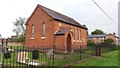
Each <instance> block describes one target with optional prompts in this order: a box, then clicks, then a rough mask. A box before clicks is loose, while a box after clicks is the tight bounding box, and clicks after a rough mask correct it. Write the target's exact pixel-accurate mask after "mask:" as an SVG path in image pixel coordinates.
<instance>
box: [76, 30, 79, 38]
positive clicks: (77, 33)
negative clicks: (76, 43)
mask: <svg viewBox="0 0 120 68" xmlns="http://www.w3.org/2000/svg"><path fill="white" fill-rule="evenodd" d="M76 40H79V31H78V29H77V30H76Z"/></svg>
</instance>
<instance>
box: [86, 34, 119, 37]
mask: <svg viewBox="0 0 120 68" xmlns="http://www.w3.org/2000/svg"><path fill="white" fill-rule="evenodd" d="M107 35H113V34H98V35H88V36H87V37H88V38H99V37H106V36H107ZM113 36H114V37H116V38H118V37H117V36H115V35H113Z"/></svg>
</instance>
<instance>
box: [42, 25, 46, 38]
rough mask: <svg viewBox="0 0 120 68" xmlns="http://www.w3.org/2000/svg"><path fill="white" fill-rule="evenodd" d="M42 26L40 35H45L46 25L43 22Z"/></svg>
mask: <svg viewBox="0 0 120 68" xmlns="http://www.w3.org/2000/svg"><path fill="white" fill-rule="evenodd" d="M42 28H43V31H42V36H43V37H45V31H46V25H45V23H43V26H42Z"/></svg>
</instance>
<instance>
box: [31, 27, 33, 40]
mask: <svg viewBox="0 0 120 68" xmlns="http://www.w3.org/2000/svg"><path fill="white" fill-rule="evenodd" d="M31 30H32V31H31V33H32V35H31V36H32V38H34V25H32V29H31Z"/></svg>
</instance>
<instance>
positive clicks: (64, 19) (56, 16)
mask: <svg viewBox="0 0 120 68" xmlns="http://www.w3.org/2000/svg"><path fill="white" fill-rule="evenodd" d="M38 6H39V7H41V8H42V9H43V10H44V11H45V12H46V13H47V14H48V15H50V16H51V17H52V18H54V20H58V21H62V22H64V23H67V24H70V25H74V26H77V27H80V28H84V29H87V28H86V27H84V26H82V25H81V24H79V23H78V22H77V21H75V20H74V19H72V18H70V17H68V16H65V15H63V14H60V13H58V12H56V11H53V10H51V9H49V8H46V7H43V6H41V5H38Z"/></svg>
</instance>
